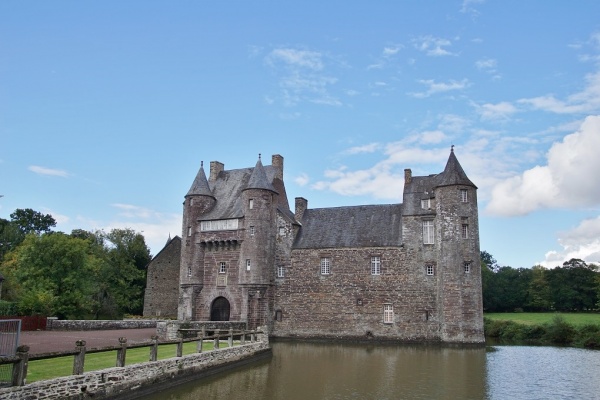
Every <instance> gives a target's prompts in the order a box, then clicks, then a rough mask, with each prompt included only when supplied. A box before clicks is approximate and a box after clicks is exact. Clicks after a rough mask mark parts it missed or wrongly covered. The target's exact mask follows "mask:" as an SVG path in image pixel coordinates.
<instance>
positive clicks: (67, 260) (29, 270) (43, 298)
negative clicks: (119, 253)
mask: <svg viewBox="0 0 600 400" xmlns="http://www.w3.org/2000/svg"><path fill="white" fill-rule="evenodd" d="M100 261H101V260H100V259H98V258H97V257H96V256H95V254H93V252H92V251H91V249H90V244H89V242H88V241H86V240H82V239H79V238H74V237H71V236H69V235H66V234H64V233H61V232H57V233H51V234H43V235H36V234H29V235H27V236H26V237H25V240H24V241H23V242H22V243H21V244H20V245H19V246H18V247H17V248H15V249H14V250H13V251H11V252H10V253H9V254H8V255H7V257H6V259H5V261H4V262H3V264H2V272H3V273H4V274H5V275H6V276H7V277H8V278H9V279H10V281H11V284H12V286H11V287H12V293H11V297H13V300H16V301H17V302H18V303H19V309H20V311H21V312H22V313H26V314H43V315H47V316H49V315H54V316H57V317H59V318H87V317H89V316H90V314H91V312H92V310H93V308H94V300H93V293H94V285H95V277H96V276H97V275H98V274H97V271H98V267H99V265H100Z"/></svg>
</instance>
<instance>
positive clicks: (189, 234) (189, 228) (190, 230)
mask: <svg viewBox="0 0 600 400" xmlns="http://www.w3.org/2000/svg"><path fill="white" fill-rule="evenodd" d="M188 236H192V227H191V226H188Z"/></svg>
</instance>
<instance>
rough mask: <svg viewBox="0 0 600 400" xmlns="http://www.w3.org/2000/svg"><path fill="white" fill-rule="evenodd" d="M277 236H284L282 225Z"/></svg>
mask: <svg viewBox="0 0 600 400" xmlns="http://www.w3.org/2000/svg"><path fill="white" fill-rule="evenodd" d="M279 236H285V228H284V227H283V226H280V227H279Z"/></svg>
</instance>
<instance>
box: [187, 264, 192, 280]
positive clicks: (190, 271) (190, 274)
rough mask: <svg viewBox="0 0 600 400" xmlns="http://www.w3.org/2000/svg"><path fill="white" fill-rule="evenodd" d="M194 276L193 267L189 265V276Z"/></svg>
mask: <svg viewBox="0 0 600 400" xmlns="http://www.w3.org/2000/svg"><path fill="white" fill-rule="evenodd" d="M190 276H192V267H191V266H190V265H188V278H189V277H190Z"/></svg>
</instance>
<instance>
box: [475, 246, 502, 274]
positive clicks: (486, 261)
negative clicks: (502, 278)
mask: <svg viewBox="0 0 600 400" xmlns="http://www.w3.org/2000/svg"><path fill="white" fill-rule="evenodd" d="M479 254H480V256H481V264H482V265H485V266H486V267H487V268H488V269H489V270H490V271H495V270H496V269H497V268H498V264H497V261H496V259H495V258H494V257H493V256H492V255H491V254H490V253H488V252H487V251H485V250H482V251H481V252H480V253H479Z"/></svg>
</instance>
